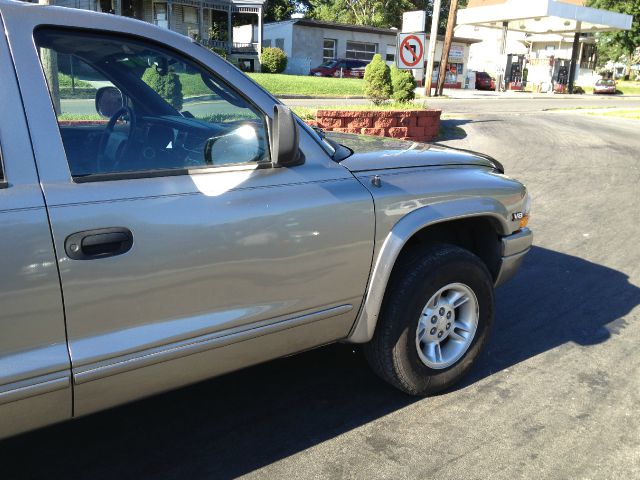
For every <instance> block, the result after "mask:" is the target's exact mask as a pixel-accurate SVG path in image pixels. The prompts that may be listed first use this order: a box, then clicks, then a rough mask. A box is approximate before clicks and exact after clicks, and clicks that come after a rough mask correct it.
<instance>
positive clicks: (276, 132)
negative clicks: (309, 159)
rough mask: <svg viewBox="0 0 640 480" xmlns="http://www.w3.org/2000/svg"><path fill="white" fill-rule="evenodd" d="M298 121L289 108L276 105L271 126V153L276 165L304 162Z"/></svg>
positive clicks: (286, 165) (293, 164)
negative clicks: (300, 146)
mask: <svg viewBox="0 0 640 480" xmlns="http://www.w3.org/2000/svg"><path fill="white" fill-rule="evenodd" d="M299 143H300V131H299V130H298V122H297V121H296V119H295V117H294V116H293V113H291V110H289V108H287V107H285V106H284V105H276V106H275V107H274V109H273V122H272V128H271V155H272V156H273V158H272V162H273V165H274V166H276V167H293V166H295V165H301V164H302V163H304V157H303V156H302V154H301V153H300V148H299Z"/></svg>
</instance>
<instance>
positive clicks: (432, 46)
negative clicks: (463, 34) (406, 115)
mask: <svg viewBox="0 0 640 480" xmlns="http://www.w3.org/2000/svg"><path fill="white" fill-rule="evenodd" d="M441 3H442V1H441V0H433V14H432V16H431V37H429V59H428V60H427V72H426V74H425V76H424V94H425V95H426V96H427V97H430V96H431V79H432V78H433V60H434V58H435V56H436V45H437V44H438V23H439V22H440V5H441ZM440 70H442V65H441V66H440Z"/></svg>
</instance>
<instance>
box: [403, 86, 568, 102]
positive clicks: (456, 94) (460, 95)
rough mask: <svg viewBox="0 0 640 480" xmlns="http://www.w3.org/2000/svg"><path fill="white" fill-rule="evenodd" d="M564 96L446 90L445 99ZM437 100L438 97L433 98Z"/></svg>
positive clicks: (421, 94)
mask: <svg viewBox="0 0 640 480" xmlns="http://www.w3.org/2000/svg"><path fill="white" fill-rule="evenodd" d="M415 92H416V97H424V96H425V95H424V88H422V87H419V88H416V90H415ZM561 96H562V95H554V94H552V93H532V92H520V91H516V90H508V91H506V92H496V91H494V90H475V89H464V88H445V89H444V91H443V97H447V98H455V99H486V98H510V99H513V98H550V97H561ZM567 96H569V95H567ZM432 98H437V97H432Z"/></svg>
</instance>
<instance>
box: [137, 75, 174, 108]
mask: <svg viewBox="0 0 640 480" xmlns="http://www.w3.org/2000/svg"><path fill="white" fill-rule="evenodd" d="M142 81H143V82H145V83H146V84H147V85H149V86H150V87H151V88H152V89H153V90H155V91H156V93H157V94H158V95H160V96H161V97H162V98H164V99H165V100H166V101H167V103H169V104H170V105H171V106H172V107H173V108H175V109H176V110H178V111H180V110H182V101H183V95H182V83H181V82H180V78H179V77H178V75H176V74H175V73H173V72H168V73H167V74H166V75H160V74H159V73H158V71H157V70H156V69H155V68H154V67H151V68H147V69H146V70H145V72H144V74H143V75H142Z"/></svg>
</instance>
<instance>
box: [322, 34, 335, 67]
mask: <svg viewBox="0 0 640 480" xmlns="http://www.w3.org/2000/svg"><path fill="white" fill-rule="evenodd" d="M334 58H336V40H334V39H332V38H325V39H324V43H323V44H322V62H323V63H324V62H326V61H328V60H333V59H334Z"/></svg>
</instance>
